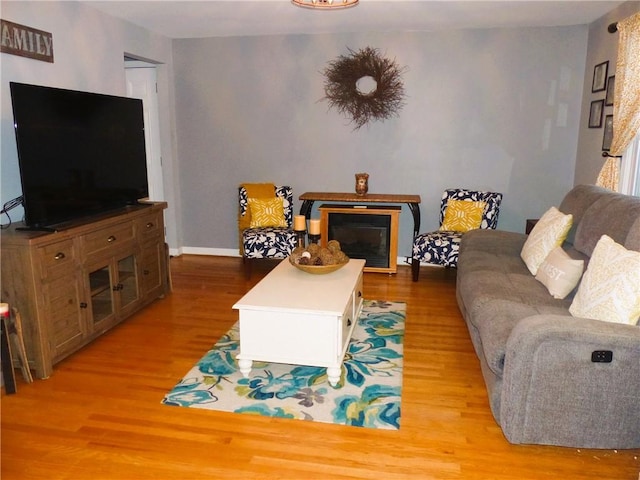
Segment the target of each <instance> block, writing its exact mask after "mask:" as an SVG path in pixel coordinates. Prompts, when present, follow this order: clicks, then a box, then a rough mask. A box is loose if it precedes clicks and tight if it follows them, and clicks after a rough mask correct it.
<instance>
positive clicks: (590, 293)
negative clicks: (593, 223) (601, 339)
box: [569, 235, 640, 325]
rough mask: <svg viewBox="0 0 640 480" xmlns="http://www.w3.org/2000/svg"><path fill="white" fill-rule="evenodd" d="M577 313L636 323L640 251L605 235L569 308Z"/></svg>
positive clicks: (639, 304) (639, 314)
mask: <svg viewBox="0 0 640 480" xmlns="http://www.w3.org/2000/svg"><path fill="white" fill-rule="evenodd" d="M569 312H571V314H572V315H574V316H576V317H585V318H593V319H595V320H602V321H605V322H615V323H627V324H630V325H636V324H637V323H638V318H639V317H640V252H635V251H633V250H627V249H626V248H624V247H623V246H622V245H620V244H618V243H616V242H614V241H613V240H612V239H611V238H610V237H609V236H607V235H603V236H602V238H601V239H600V241H599V242H598V244H597V245H596V248H595V249H594V251H593V256H592V257H591V262H589V267H588V268H587V271H586V272H585V274H584V278H583V279H582V282H581V283H580V287H579V288H578V292H577V293H576V296H575V298H574V300H573V302H572V304H571V306H570V308H569Z"/></svg>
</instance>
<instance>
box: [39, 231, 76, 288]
mask: <svg viewBox="0 0 640 480" xmlns="http://www.w3.org/2000/svg"><path fill="white" fill-rule="evenodd" d="M37 251H38V253H37V255H38V259H39V261H40V265H41V266H42V278H43V279H45V280H46V279H48V278H55V277H56V276H59V275H60V274H61V272H64V271H66V270H71V269H73V267H74V265H75V264H76V250H75V248H73V240H71V239H69V240H65V241H62V242H56V243H52V244H51V245H46V246H44V247H40V248H38V250H37Z"/></svg>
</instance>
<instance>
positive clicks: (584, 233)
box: [574, 192, 640, 256]
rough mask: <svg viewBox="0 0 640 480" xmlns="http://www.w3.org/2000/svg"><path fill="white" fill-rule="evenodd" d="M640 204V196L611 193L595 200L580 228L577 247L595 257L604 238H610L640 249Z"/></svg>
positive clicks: (576, 242)
mask: <svg viewBox="0 0 640 480" xmlns="http://www.w3.org/2000/svg"><path fill="white" fill-rule="evenodd" d="M638 218H640V201H639V200H638V197H632V196H628V195H620V194H618V193H614V192H608V193H605V194H603V195H601V197H600V198H599V199H598V200H597V201H595V202H594V203H593V204H592V205H591V206H590V207H589V208H587V210H586V212H584V215H583V216H582V220H581V221H580V224H579V225H578V228H577V229H576V238H575V242H574V247H575V248H576V249H577V250H578V251H580V252H582V253H584V254H585V255H589V256H591V255H592V253H593V249H594V248H595V246H596V244H597V243H598V241H599V240H600V237H602V235H608V236H609V237H611V238H612V239H613V241H614V242H616V243H619V244H620V245H622V246H624V247H626V248H629V249H632V250H638V249H639V247H640V245H638V243H639V239H638V236H639V235H640V233H638V228H639V227H640V224H639V223H638Z"/></svg>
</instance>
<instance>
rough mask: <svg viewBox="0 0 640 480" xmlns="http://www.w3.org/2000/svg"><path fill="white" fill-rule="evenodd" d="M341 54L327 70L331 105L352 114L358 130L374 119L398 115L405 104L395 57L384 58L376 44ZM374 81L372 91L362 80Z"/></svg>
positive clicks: (327, 88)
mask: <svg viewBox="0 0 640 480" xmlns="http://www.w3.org/2000/svg"><path fill="white" fill-rule="evenodd" d="M348 50H349V55H340V56H339V57H338V58H337V59H336V60H334V61H332V62H330V63H329V65H328V66H327V68H326V69H325V70H324V75H325V82H324V92H325V97H324V98H325V99H327V100H328V101H329V107H335V108H336V109H337V110H338V111H339V112H340V113H342V114H344V115H347V116H350V117H351V118H352V121H353V123H355V127H354V130H358V129H359V128H360V127H362V126H363V125H365V124H366V123H368V122H369V121H371V120H385V119H387V118H390V117H392V116H398V112H399V111H400V109H401V108H402V107H403V106H404V98H405V95H404V86H403V84H402V79H401V76H402V73H403V72H404V70H405V68H404V67H403V68H401V67H399V66H398V65H397V64H396V62H395V60H389V59H387V58H383V57H382V56H381V55H380V52H379V51H378V49H376V48H371V47H365V48H363V49H361V50H359V51H357V52H354V51H353V50H351V49H348ZM367 80H368V81H369V83H373V82H375V84H374V85H373V88H371V89H370V90H369V91H367V90H365V88H366V87H363V81H365V82H366V81H367Z"/></svg>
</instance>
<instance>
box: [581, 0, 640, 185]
mask: <svg viewBox="0 0 640 480" xmlns="http://www.w3.org/2000/svg"><path fill="white" fill-rule="evenodd" d="M637 12H640V2H637V1H633V2H626V3H624V4H622V5H621V6H620V7H618V8H616V9H614V10H613V11H611V12H609V13H608V14H607V15H605V16H603V17H601V18H600V19H598V20H597V21H595V22H593V23H592V24H591V25H589V47H588V51H587V67H586V70H585V73H584V92H583V95H582V118H581V120H580V137H579V143H578V157H577V161H576V172H575V182H576V184H583V183H585V184H593V183H596V179H597V178H598V173H600V169H601V168H602V165H603V163H604V161H605V159H604V158H602V150H601V149H602V136H603V133H604V127H603V128H589V127H588V125H589V110H590V108H591V102H592V101H594V100H602V99H604V98H605V93H606V91H605V92H596V93H592V92H591V85H592V82H593V69H594V67H595V66H596V65H598V64H600V63H602V62H606V61H608V62H609V73H608V75H609V76H611V75H615V71H616V60H617V58H618V37H619V34H618V33H613V34H611V33H609V32H608V31H607V27H608V26H609V24H610V23H613V22H617V21H618V20H623V19H625V18H627V17H630V16H631V15H633V14H634V13H637ZM606 115H613V107H605V109H604V113H603V120H602V122H603V125H604V117H605V116H606Z"/></svg>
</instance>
